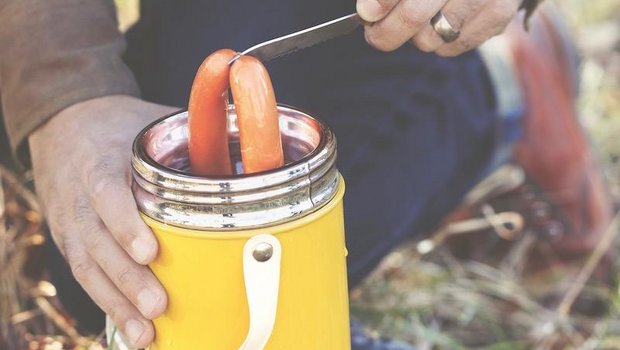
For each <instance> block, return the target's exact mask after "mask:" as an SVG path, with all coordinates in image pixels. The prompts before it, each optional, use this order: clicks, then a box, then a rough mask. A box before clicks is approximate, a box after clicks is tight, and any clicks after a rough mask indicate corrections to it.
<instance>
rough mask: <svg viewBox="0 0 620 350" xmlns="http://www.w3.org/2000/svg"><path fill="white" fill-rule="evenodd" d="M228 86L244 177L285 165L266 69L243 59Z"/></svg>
mask: <svg viewBox="0 0 620 350" xmlns="http://www.w3.org/2000/svg"><path fill="white" fill-rule="evenodd" d="M230 87H231V90H232V94H233V98H234V100H235V109H236V110H237V120H238V124H239V141H240V145H241V159H242V161H243V170H244V172H245V173H246V174H249V173H254V172H259V171H265V170H270V169H274V168H278V167H281V166H282V165H284V154H283V151H282V140H281V138H280V126H279V123H278V110H277V106H276V97H275V93H274V90H273V86H272V85H271V79H269V74H268V73H267V69H266V68H265V66H263V64H262V63H261V62H260V61H259V60H258V59H256V58H254V57H251V56H242V57H240V58H239V59H238V60H237V61H235V63H233V65H232V67H231V70H230Z"/></svg>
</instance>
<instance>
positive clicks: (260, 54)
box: [230, 13, 364, 64]
mask: <svg viewBox="0 0 620 350" xmlns="http://www.w3.org/2000/svg"><path fill="white" fill-rule="evenodd" d="M363 23H364V21H363V20H362V19H361V18H360V16H359V15H358V14H357V13H354V14H351V15H347V16H344V17H341V18H337V19H335V20H332V21H329V22H326V23H322V24H319V25H317V26H314V27H311V28H307V29H304V30H301V31H299V32H295V33H292V34H288V35H285V36H281V37H279V38H275V39H271V40H269V41H265V42H263V43H260V44H258V45H254V46H252V47H251V48H249V49H247V50H245V51H243V52H242V53H240V54H239V55H237V56H235V57H234V58H233V59H232V60H231V61H230V63H231V64H232V63H233V62H234V61H235V60H236V59H237V58H239V57H240V56H243V55H250V56H254V57H256V58H258V59H259V60H261V61H263V62H266V61H269V60H271V59H274V58H276V57H280V56H284V55H287V54H289V53H292V52H295V51H297V50H301V49H304V48H306V47H310V46H313V45H316V44H319V43H322V42H324V41H327V40H331V39H334V38H337V37H339V36H341V35H345V34H349V33H351V32H352V31H354V30H355V29H356V28H357V27H359V26H360V25H362V24H363Z"/></svg>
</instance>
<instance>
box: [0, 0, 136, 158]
mask: <svg viewBox="0 0 620 350" xmlns="http://www.w3.org/2000/svg"><path fill="white" fill-rule="evenodd" d="M0 23H2V24H1V28H0V95H1V97H2V112H3V114H4V119H5V123H6V129H7V133H8V135H9V141H10V144H11V147H12V148H13V151H17V149H18V148H19V147H20V146H21V145H23V144H24V141H26V139H27V137H28V135H29V134H30V133H31V132H32V131H34V130H35V129H36V128H37V127H38V126H39V125H41V124H42V123H44V122H45V121H46V120H47V119H48V118H50V117H51V116H53V115H54V114H56V113H57V112H59V111H60V110H62V109H64V108H65V107H68V106H70V105H72V104H74V103H77V102H80V101H84V100H87V99H91V98H95V97H101V96H106V95H115V94H128V95H134V96H137V95H139V90H138V87H137V85H136V82H135V80H134V78H133V75H132V73H131V71H130V70H129V68H128V67H127V66H126V65H125V64H124V63H123V61H122V58H121V56H122V54H123V52H124V50H125V41H124V38H123V36H122V34H121V33H120V32H119V31H118V29H117V21H116V10H115V7H114V4H113V2H112V1H111V0H110V1H108V0H0Z"/></svg>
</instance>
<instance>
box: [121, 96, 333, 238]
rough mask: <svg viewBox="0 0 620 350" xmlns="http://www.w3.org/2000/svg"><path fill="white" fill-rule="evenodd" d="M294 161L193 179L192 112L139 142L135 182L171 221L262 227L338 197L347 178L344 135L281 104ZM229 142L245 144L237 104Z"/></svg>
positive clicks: (151, 212)
mask: <svg viewBox="0 0 620 350" xmlns="http://www.w3.org/2000/svg"><path fill="white" fill-rule="evenodd" d="M278 110H279V113H280V129H281V134H282V141H283V146H284V149H285V155H287V164H285V165H284V166H283V167H281V168H278V169H274V170H270V171H267V172H261V173H256V174H248V175H233V176H219V177H198V176H192V175H190V174H189V173H188V172H187V171H184V170H186V169H187V168H188V160H187V159H188V155H187V135H188V133H187V118H188V115H187V111H181V112H176V113H173V114H171V115H168V116H165V117H163V118H160V119H158V120H156V121H154V122H153V123H151V124H150V125H148V126H147V127H146V128H144V129H143V130H142V131H141V132H140V133H139V134H138V136H137V137H136V139H135V141H134V144H133V157H132V168H133V179H134V180H133V185H132V189H133V192H134V197H135V199H136V202H137V204H138V208H139V209H140V210H141V211H142V213H144V214H145V215H147V216H149V217H151V218H153V219H156V220H159V221H163V222H164V223H167V224H171V225H175V226H180V227H186V228H193V229H205V230H233V229H239V228H258V227H265V226H271V225H274V224H278V223H283V222H287V221H291V220H293V219H295V218H298V217H300V216H303V215H307V214H309V213H311V212H314V211H316V210H318V209H319V208H320V207H322V206H323V205H325V204H326V203H327V202H328V201H329V200H331V199H332V198H333V197H334V196H335V194H336V192H337V190H338V185H339V181H340V176H339V174H338V171H337V169H336V165H335V163H336V162H335V160H336V138H335V136H334V134H333V132H332V131H331V129H330V128H329V127H328V126H327V125H326V124H325V123H323V122H321V121H319V120H317V119H315V118H313V117H311V116H310V115H309V114H307V113H304V112H301V111H299V110H297V109H294V108H292V107H287V106H283V105H280V106H278ZM229 115H230V116H231V118H230V120H231V122H230V123H229V139H230V140H231V142H235V141H238V128H237V126H236V117H235V116H236V115H235V111H234V107H233V106H230V107H229Z"/></svg>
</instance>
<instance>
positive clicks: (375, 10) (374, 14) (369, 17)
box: [357, 0, 383, 22]
mask: <svg viewBox="0 0 620 350" xmlns="http://www.w3.org/2000/svg"><path fill="white" fill-rule="evenodd" d="M357 13H358V14H359V15H360V17H362V19H363V20H364V21H366V22H376V21H378V20H380V19H381V18H382V17H383V9H382V8H381V5H379V3H378V2H377V1H376V0H358V1H357Z"/></svg>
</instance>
